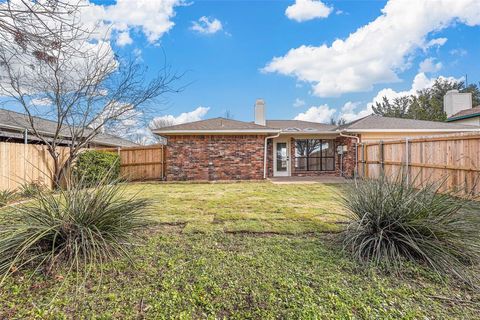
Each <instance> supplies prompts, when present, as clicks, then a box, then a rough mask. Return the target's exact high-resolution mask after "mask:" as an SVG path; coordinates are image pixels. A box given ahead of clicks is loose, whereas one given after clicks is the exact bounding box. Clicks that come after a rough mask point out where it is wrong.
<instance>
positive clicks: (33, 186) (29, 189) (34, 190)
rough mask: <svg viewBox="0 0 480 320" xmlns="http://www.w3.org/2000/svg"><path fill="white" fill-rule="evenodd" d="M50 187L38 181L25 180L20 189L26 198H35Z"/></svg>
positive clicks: (19, 191) (20, 192) (20, 193)
mask: <svg viewBox="0 0 480 320" xmlns="http://www.w3.org/2000/svg"><path fill="white" fill-rule="evenodd" d="M47 189H48V188H47V187H46V186H45V185H43V184H41V183H40V182H37V181H32V182H25V183H23V184H22V185H21V186H20V188H19V189H18V193H19V195H20V196H22V197H24V198H33V197H35V196H36V195H38V194H39V193H41V192H44V191H46V190H47Z"/></svg>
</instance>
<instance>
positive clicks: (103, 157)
mask: <svg viewBox="0 0 480 320" xmlns="http://www.w3.org/2000/svg"><path fill="white" fill-rule="evenodd" d="M74 174H75V176H76V178H78V179H82V181H83V182H84V183H85V184H88V185H93V184H96V183H98V182H99V181H100V180H101V179H103V178H104V177H105V176H107V175H108V177H109V179H111V180H112V181H113V180H116V179H118V178H119V176H120V157H119V155H118V154H117V153H114V152H107V151H98V150H87V151H84V152H82V153H81V154H80V155H79V156H78V158H77V161H76V164H75V169H74Z"/></svg>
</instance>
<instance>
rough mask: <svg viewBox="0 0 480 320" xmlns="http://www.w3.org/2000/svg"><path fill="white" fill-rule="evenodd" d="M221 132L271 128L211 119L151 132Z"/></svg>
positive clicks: (269, 129) (230, 120) (270, 129)
mask: <svg viewBox="0 0 480 320" xmlns="http://www.w3.org/2000/svg"><path fill="white" fill-rule="evenodd" d="M221 130H238V132H242V131H257V130H261V131H265V132H269V131H272V128H268V127H266V126H261V125H258V124H255V123H253V122H245V121H238V120H232V119H225V118H213V119H206V120H200V121H194V122H188V123H182V124H177V125H174V126H169V127H164V128H160V129H155V130H153V132H155V133H159V134H162V133H165V132H173V131H177V132H184V131H199V132H202V131H221ZM273 131H275V130H273Z"/></svg>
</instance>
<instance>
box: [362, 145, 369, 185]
mask: <svg viewBox="0 0 480 320" xmlns="http://www.w3.org/2000/svg"><path fill="white" fill-rule="evenodd" d="M362 154H363V155H362V160H363V177H364V178H368V171H367V169H368V167H367V146H366V145H365V144H362Z"/></svg>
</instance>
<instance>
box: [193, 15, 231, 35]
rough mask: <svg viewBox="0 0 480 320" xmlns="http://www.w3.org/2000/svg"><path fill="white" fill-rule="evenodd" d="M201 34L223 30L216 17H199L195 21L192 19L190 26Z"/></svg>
mask: <svg viewBox="0 0 480 320" xmlns="http://www.w3.org/2000/svg"><path fill="white" fill-rule="evenodd" d="M190 29H191V30H193V31H196V32H198V33H201V34H214V33H217V32H219V31H222V30H223V25H222V22H221V21H220V20H218V19H216V18H209V17H205V16H203V17H200V19H198V20H197V21H192V26H191V28H190Z"/></svg>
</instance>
